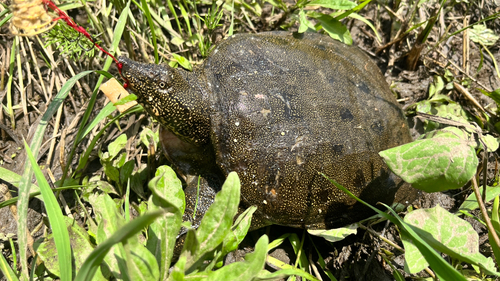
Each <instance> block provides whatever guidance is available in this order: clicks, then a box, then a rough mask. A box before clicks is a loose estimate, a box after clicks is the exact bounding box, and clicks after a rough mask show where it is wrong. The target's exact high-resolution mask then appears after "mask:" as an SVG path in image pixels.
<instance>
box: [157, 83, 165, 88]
mask: <svg viewBox="0 0 500 281" xmlns="http://www.w3.org/2000/svg"><path fill="white" fill-rule="evenodd" d="M158 86H159V87H160V88H162V89H165V86H166V84H165V82H160V83H158Z"/></svg>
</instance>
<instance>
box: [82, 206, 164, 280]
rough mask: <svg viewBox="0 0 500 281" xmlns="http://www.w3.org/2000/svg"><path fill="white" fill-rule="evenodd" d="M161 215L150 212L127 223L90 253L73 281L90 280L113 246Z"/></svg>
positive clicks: (156, 212) (161, 212) (160, 212)
mask: <svg viewBox="0 0 500 281" xmlns="http://www.w3.org/2000/svg"><path fill="white" fill-rule="evenodd" d="M163 214H164V211H163V210H158V211H154V212H150V213H148V214H145V215H143V216H140V217H138V218H136V219H134V220H133V221H131V222H129V223H127V224H126V225H124V226H123V227H122V228H121V229H119V230H118V231H116V232H115V233H114V234H113V235H112V236H111V237H109V238H108V239H107V240H106V241H104V242H102V243H101V244H99V246H98V247H97V248H95V249H94V251H92V253H90V255H89V256H88V258H87V259H86V260H85V262H84V263H83V265H82V267H81V268H80V271H79V272H78V275H77V276H76V278H75V281H86V280H92V278H93V276H94V274H95V272H96V270H97V268H98V267H99V266H100V265H101V262H102V260H103V259H104V257H105V256H106V254H107V253H108V251H109V250H110V249H111V247H113V245H115V244H117V243H122V242H125V241H127V239H129V238H130V237H132V236H133V235H135V234H137V233H139V232H140V231H142V230H143V229H144V228H145V227H147V226H148V225H149V224H151V223H152V222H153V221H154V220H155V219H156V218H158V217H160V216H161V215H163Z"/></svg>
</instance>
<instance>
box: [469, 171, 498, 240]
mask: <svg viewBox="0 0 500 281" xmlns="http://www.w3.org/2000/svg"><path fill="white" fill-rule="evenodd" d="M472 186H473V187H474V194H476V198H477V203H478V204H479V208H480V209H481V213H482V214H483V218H484V221H485V222H486V226H487V227H488V231H489V232H490V233H491V236H492V237H493V240H495V244H497V246H500V239H498V235H497V232H496V231H495V228H494V227H493V224H491V220H490V217H488V212H487V211H486V207H485V206H484V202H483V200H482V199H481V193H480V192H479V187H478V186H477V182H476V177H475V176H474V177H472Z"/></svg>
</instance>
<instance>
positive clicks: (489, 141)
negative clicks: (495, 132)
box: [476, 135, 499, 152]
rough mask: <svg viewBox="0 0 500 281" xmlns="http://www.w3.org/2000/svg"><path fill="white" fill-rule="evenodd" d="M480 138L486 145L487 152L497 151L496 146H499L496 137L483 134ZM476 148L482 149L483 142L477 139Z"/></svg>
mask: <svg viewBox="0 0 500 281" xmlns="http://www.w3.org/2000/svg"><path fill="white" fill-rule="evenodd" d="M481 140H482V141H483V142H484V144H485V145H486V148H487V151H488V152H495V151H497V149H498V146H499V145H498V141H499V139H498V138H495V137H494V136H492V135H483V137H482V138H481ZM476 148H481V149H484V147H483V143H482V142H480V141H478V144H477V146H476Z"/></svg>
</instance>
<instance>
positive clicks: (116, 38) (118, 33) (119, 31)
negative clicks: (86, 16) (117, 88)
mask: <svg viewBox="0 0 500 281" xmlns="http://www.w3.org/2000/svg"><path fill="white" fill-rule="evenodd" d="M129 10H130V1H128V2H127V6H125V8H124V9H123V11H122V13H121V15H120V18H119V19H118V23H117V24H116V27H115V30H114V34H113V42H112V44H111V45H112V46H111V47H112V51H111V53H112V54H114V53H116V50H117V49H118V44H119V43H120V39H121V37H122V35H123V31H124V30H125V25H126V24H127V16H128V12H129ZM112 62H113V59H112V58H111V57H108V58H107V59H106V62H105V63H104V67H103V68H102V69H103V70H104V71H107V70H108V69H109V67H110V66H111V63H112ZM100 73H101V76H100V77H99V79H98V80H97V84H96V86H95V88H94V91H93V92H92V96H91V97H90V100H89V105H88V107H87V109H86V110H85V113H84V114H83V117H82V121H81V122H80V127H79V128H78V132H77V134H76V139H77V140H81V139H82V135H83V133H84V132H85V130H84V128H85V126H86V124H87V121H88V120H89V119H90V115H91V114H92V111H93V110H94V105H95V103H96V101H97V94H98V92H99V87H100V86H101V83H102V81H103V80H104V77H106V76H107V75H106V74H105V73H103V72H100ZM77 145H78V142H74V143H73V147H72V148H71V151H70V153H69V156H68V159H67V160H66V163H67V164H66V167H64V170H63V176H62V179H61V183H63V184H64V180H65V179H66V176H67V174H68V170H69V165H70V164H71V163H72V159H73V156H74V155H75V151H76V146H77Z"/></svg>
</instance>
